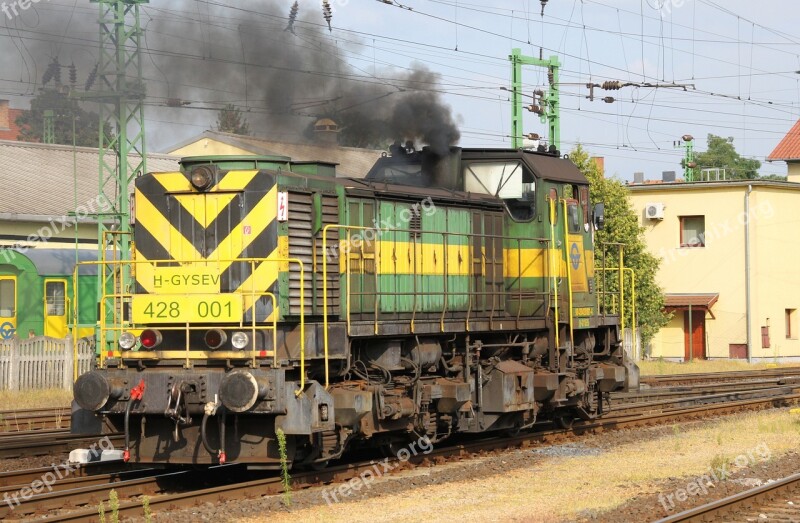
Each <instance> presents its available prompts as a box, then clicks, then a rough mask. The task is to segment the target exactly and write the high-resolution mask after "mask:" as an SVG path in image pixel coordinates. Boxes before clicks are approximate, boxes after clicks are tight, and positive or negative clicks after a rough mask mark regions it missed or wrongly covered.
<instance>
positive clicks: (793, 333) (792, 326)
mask: <svg viewBox="0 0 800 523" xmlns="http://www.w3.org/2000/svg"><path fill="white" fill-rule="evenodd" d="M795 338H797V309H786V339H787V340H793V339H795Z"/></svg>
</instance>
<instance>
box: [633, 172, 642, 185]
mask: <svg viewBox="0 0 800 523" xmlns="http://www.w3.org/2000/svg"><path fill="white" fill-rule="evenodd" d="M633 183H644V173H633Z"/></svg>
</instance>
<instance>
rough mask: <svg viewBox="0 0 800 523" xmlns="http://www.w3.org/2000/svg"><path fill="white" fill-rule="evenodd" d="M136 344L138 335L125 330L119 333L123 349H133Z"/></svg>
mask: <svg viewBox="0 0 800 523" xmlns="http://www.w3.org/2000/svg"><path fill="white" fill-rule="evenodd" d="M134 345H136V336H134V335H133V334H132V333H130V332H123V333H122V334H120V335H119V346H120V348H121V349H123V350H131V349H132V348H133V346H134Z"/></svg>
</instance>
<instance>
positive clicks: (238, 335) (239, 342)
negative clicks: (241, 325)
mask: <svg viewBox="0 0 800 523" xmlns="http://www.w3.org/2000/svg"><path fill="white" fill-rule="evenodd" d="M248 343H250V337H249V336H248V335H247V334H246V333H244V332H234V333H233V335H231V345H233V347H234V348H236V349H239V350H241V349H243V348H245V347H247V344H248Z"/></svg>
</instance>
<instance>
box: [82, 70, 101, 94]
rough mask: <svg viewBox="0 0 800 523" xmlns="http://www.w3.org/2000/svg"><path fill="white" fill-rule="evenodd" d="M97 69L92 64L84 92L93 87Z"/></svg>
mask: <svg viewBox="0 0 800 523" xmlns="http://www.w3.org/2000/svg"><path fill="white" fill-rule="evenodd" d="M97 67H98V64H94V67H93V68H92V71H91V72H90V73H89V76H87V77H86V85H85V86H84V90H85V91H88V90H89V89H91V88H92V86H93V85H94V81H95V80H96V79H97Z"/></svg>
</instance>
